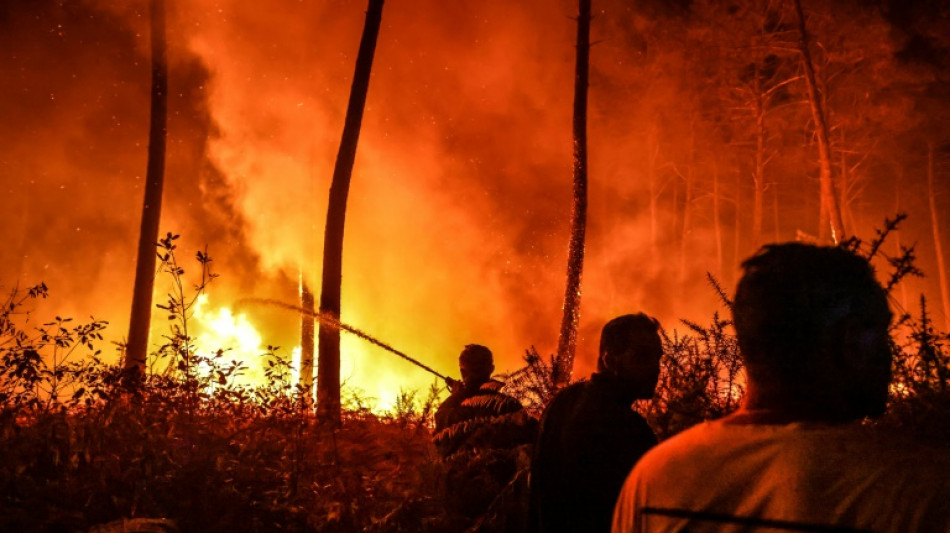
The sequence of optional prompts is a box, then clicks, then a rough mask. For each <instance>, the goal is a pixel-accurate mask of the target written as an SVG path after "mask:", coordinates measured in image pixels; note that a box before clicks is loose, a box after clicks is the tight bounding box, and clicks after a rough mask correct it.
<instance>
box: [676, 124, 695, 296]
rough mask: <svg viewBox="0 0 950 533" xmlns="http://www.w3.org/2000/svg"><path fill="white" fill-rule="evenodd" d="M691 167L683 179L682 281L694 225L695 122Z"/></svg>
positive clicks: (693, 125)
mask: <svg viewBox="0 0 950 533" xmlns="http://www.w3.org/2000/svg"><path fill="white" fill-rule="evenodd" d="M689 154H690V155H689V159H690V161H689V167H688V168H687V169H686V175H685V176H684V177H683V181H685V183H684V188H685V189H686V190H685V192H684V196H685V198H684V201H683V232H682V233H681V234H680V268H679V277H680V281H681V282H682V281H683V280H685V279H686V256H687V255H688V254H689V232H690V230H691V228H690V224H691V223H692V220H691V217H690V215H691V214H692V213H691V211H690V209H691V207H692V202H693V168H694V167H695V166H696V123H695V121H693V122H692V123H691V126H690V136H689Z"/></svg>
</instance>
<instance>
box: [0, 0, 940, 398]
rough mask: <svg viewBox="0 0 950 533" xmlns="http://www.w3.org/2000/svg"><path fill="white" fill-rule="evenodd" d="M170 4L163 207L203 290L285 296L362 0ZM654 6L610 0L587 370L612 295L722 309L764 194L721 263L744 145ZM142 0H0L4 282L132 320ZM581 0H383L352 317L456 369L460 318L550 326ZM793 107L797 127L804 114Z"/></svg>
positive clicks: (320, 192)
mask: <svg viewBox="0 0 950 533" xmlns="http://www.w3.org/2000/svg"><path fill="white" fill-rule="evenodd" d="M700 4H701V3H700ZM169 5H170V16H169V30H170V31H169V58H170V61H171V73H170V93H171V94H170V96H171V98H170V112H171V116H170V121H169V154H168V157H169V159H168V167H167V173H166V187H165V206H164V208H163V222H162V228H163V231H174V232H177V233H181V234H182V236H183V237H182V240H181V241H180V242H181V245H180V251H181V256H182V259H183V260H184V263H185V267H186V268H189V273H192V272H193V271H194V270H195V265H194V264H193V263H190V258H191V257H192V255H193V253H194V251H195V250H196V249H199V248H202V247H203V246H204V245H205V244H207V245H208V247H209V251H210V253H211V255H212V256H213V257H214V258H215V263H214V265H215V268H216V270H217V271H218V272H220V273H221V274H222V277H221V279H219V280H216V281H215V282H214V284H213V285H212V286H211V288H210V296H211V301H210V302H209V305H210V306H212V307H213V306H230V305H232V303H233V302H234V301H236V300H238V299H240V298H242V297H247V296H256V297H262V298H277V299H281V300H284V301H287V302H290V303H293V302H294V300H295V298H296V290H297V286H296V280H297V279H298V275H302V276H303V278H304V279H305V280H307V281H308V282H309V283H310V285H311V287H312V288H313V289H314V290H315V291H319V279H320V272H319V270H320V264H321V257H320V254H321V251H322V237H323V224H324V220H325V216H326V201H327V200H326V197H327V192H328V190H329V181H330V176H331V173H332V169H333V163H334V159H335V156H336V150H337V148H338V144H339V138H340V133H341V131H342V124H343V113H344V110H345V107H346V101H347V97H348V94H349V84H350V80H351V77H352V73H353V67H354V61H355V57H356V49H357V45H358V41H359V35H360V32H361V29H362V24H363V16H364V9H365V5H363V4H362V3H360V2H350V1H342V0H333V1H326V2H289V1H288V2H269V3H266V4H262V3H253V2H241V1H238V0H215V1H211V0H204V1H194V2H182V1H171V0H170V1H169ZM671 5H672V4H671ZM651 6H652V4H649V3H648V4H646V7H643V9H641V10H640V11H637V10H634V9H633V8H632V6H631V5H630V3H629V2H623V1H620V0H612V1H606V0H605V1H604V2H597V3H595V8H596V9H595V19H594V27H593V32H592V33H593V38H594V40H595V41H597V44H595V46H594V47H593V49H592V58H591V63H592V73H591V92H590V106H591V112H590V117H589V124H590V126H589V132H590V147H591V148H590V152H591V155H590V157H591V160H590V180H591V184H590V195H591V196H590V226H589V231H588V246H587V262H586V265H585V273H584V279H583V299H582V313H581V332H580V343H579V349H578V358H577V365H578V368H577V372H576V374H577V376H584V375H586V374H587V373H588V372H589V371H590V370H591V369H592V368H593V365H594V361H595V358H596V353H595V351H596V345H597V340H598V336H599V329H600V327H601V325H602V324H603V323H604V322H606V320H608V319H609V318H611V317H612V316H615V315H618V314H622V313H627V312H638V311H644V312H647V313H650V314H654V315H656V316H658V317H659V318H660V319H661V321H662V322H663V323H664V325H665V326H667V327H668V328H673V327H677V322H676V321H677V319H678V318H681V317H685V318H690V319H693V320H703V319H704V317H707V316H709V313H710V312H711V311H713V310H715V309H716V308H717V302H716V296H715V294H714V292H713V291H712V290H711V289H709V288H708V287H707V286H706V285H705V273H706V272H707V271H709V272H712V273H713V274H715V275H717V276H720V277H721V278H722V279H723V280H724V281H725V282H726V284H727V285H728V284H729V283H731V281H732V279H733V275H734V266H735V259H736V258H741V257H742V256H744V255H747V254H748V253H749V252H751V251H752V249H753V248H752V246H751V244H749V243H743V244H742V245H741V246H733V244H732V242H733V239H732V237H733V235H734V228H733V224H732V220H734V219H735V217H736V211H737V209H738V211H739V214H740V215H744V213H745V212H746V211H747V210H748V207H747V204H737V203H736V201H735V199H734V198H733V199H732V200H729V199H728V198H726V199H725V200H723V203H722V205H721V206H720V208H721V215H720V218H721V220H722V222H723V227H722V228H721V229H720V231H721V233H722V235H723V237H722V238H723V239H724V241H726V242H727V244H726V245H725V248H724V249H723V250H722V251H721V252H720V253H722V255H723V258H722V264H717V260H716V257H717V249H716V245H715V234H714V224H713V220H712V218H711V213H712V211H711V210H712V207H711V206H712V201H713V200H712V191H711V189H710V186H709V183H710V178H709V175H710V173H711V172H712V170H711V169H714V168H717V169H721V170H716V172H721V176H720V177H721V183H722V187H723V189H724V190H726V191H727V192H726V193H725V194H726V195H727V196H728V194H731V193H729V192H728V191H730V190H732V191H735V190H736V189H735V187H736V185H735V184H736V183H740V189H739V190H740V191H741V190H742V189H741V187H748V185H747V184H746V183H747V182H748V179H749V178H748V175H749V170H748V165H747V164H746V163H744V162H741V161H739V160H740V159H741V158H742V157H746V156H743V155H737V156H734V158H733V159H731V160H730V159H728V158H722V161H719V160H717V161H716V162H713V161H712V160H711V159H710V157H711V156H706V157H707V159H701V158H700V159H696V158H694V159H690V158H691V157H693V156H692V155H691V154H692V153H706V154H711V153H716V151H717V148H716V147H717V146H733V144H736V143H734V140H731V139H722V138H719V137H716V136H717V135H719V133H718V132H716V131H714V128H712V127H710V126H708V124H709V123H711V122H713V120H712V119H711V118H710V117H709V116H706V115H704V114H703V113H706V111H703V112H702V113H698V114H696V115H695V116H696V117H697V118H695V120H693V119H689V120H686V119H684V117H686V118H688V117H691V116H693V115H689V113H687V112H684V111H683V109H687V108H689V109H693V108H690V107H689V106H690V105H694V104H695V102H692V103H691V102H690V101H689V98H692V97H694V96H695V94H697V91H696V87H697V85H702V84H703V83H708V82H709V80H708V79H705V78H703V76H707V75H709V76H712V74H709V73H705V72H683V71H682V70H683V69H682V67H681V66H682V65H683V64H686V63H688V62H689V61H690V58H689V54H690V53H691V52H689V51H687V50H686V49H684V48H680V49H674V48H672V47H670V48H667V49H664V44H663V43H667V44H669V43H672V42H676V40H678V39H681V36H680V35H679V33H678V30H677V29H676V28H677V26H675V24H680V23H684V20H686V19H683V18H678V17H683V16H685V15H684V13H685V12H681V10H682V6H680V4H676V6H680V7H678V8H664V7H662V3H658V4H657V6H653V7H651ZM698 6H699V4H697V7H695V9H699V7H698ZM145 8H146V6H145V2H144V1H135V2H83V3H68V4H65V5H64V4H61V3H59V2H53V1H52V0H49V1H47V0H42V1H27V0H14V1H9V2H6V3H5V4H4V6H3V7H0V30H2V31H0V46H2V48H3V50H5V53H4V55H3V59H2V66H0V68H2V69H3V71H4V72H5V73H7V75H6V82H5V83H2V84H0V116H2V117H3V118H4V120H3V121H2V122H0V173H2V177H3V189H4V194H3V195H2V196H0V209H2V215H0V216H2V220H3V224H2V225H0V238H3V240H4V242H6V243H8V250H9V252H8V254H7V255H6V261H5V262H4V264H3V265H2V266H0V284H2V285H3V286H4V287H6V288H9V287H11V286H13V285H14V284H16V283H19V284H21V285H24V284H29V283H34V282H38V281H41V280H42V281H46V282H47V283H48V284H49V285H50V287H51V289H52V298H53V301H52V302H51V307H53V308H55V313H56V314H60V315H72V316H77V317H83V316H86V315H89V314H94V315H95V316H96V317H102V318H107V319H109V320H110V321H111V322H112V326H111V328H110V330H111V334H112V336H113V338H114V339H115V340H119V339H120V338H121V337H123V336H124V335H125V328H126V322H127V320H128V308H129V305H130V303H129V299H130V297H131V288H132V278H133V272H134V265H133V261H134V250H135V245H136V239H137V235H138V224H139V217H140V211H141V201H142V198H141V195H142V182H143V180H144V171H145V159H146V145H147V129H148V128H147V125H148V84H149V63H148V50H147V43H148V24H147V10H146V9H145ZM575 11H576V6H575V3H574V2H570V1H567V0H563V1H558V2H550V1H549V0H532V1H528V2H510V1H507V0H485V1H480V2H435V1H432V0H415V1H399V2H389V3H387V5H386V7H385V8H384V12H383V26H382V30H381V32H380V36H379V44H378V47H377V53H376V58H375V63H374V67H373V77H372V80H371V82H370V89H369V97H368V102H367V108H366V113H365V117H364V121H363V128H362V135H361V139H360V145H359V149H358V152H357V158H356V165H355V169H354V174H353V181H352V185H351V189H350V199H349V209H348V213H347V226H346V238H345V249H344V286H343V320H344V321H345V322H348V323H351V324H352V325H354V326H356V327H358V328H360V329H363V330H365V331H367V332H369V333H371V334H373V335H376V336H378V337H380V338H381V339H383V340H385V341H386V342H388V343H390V344H392V345H393V346H396V347H397V348H399V349H401V350H403V351H405V352H407V353H409V354H412V355H413V356H415V357H417V358H419V359H422V360H425V361H426V362H427V363H428V364H430V365H431V366H434V367H436V368H437V369H439V370H440V371H442V372H444V373H447V374H453V373H455V372H456V370H455V367H456V356H457V354H458V352H459V351H460V350H461V348H462V346H463V345H464V344H467V343H472V342H476V343H481V344H486V345H488V346H489V347H491V348H492V349H493V350H494V352H495V354H496V367H497V368H498V370H510V369H514V368H516V367H517V366H519V364H520V356H521V354H522V353H523V351H524V349H526V348H528V347H529V346H531V345H535V346H537V347H538V348H539V350H540V351H541V352H542V353H550V352H551V351H552V350H553V349H554V346H555V345H556V337H557V330H558V324H559V320H560V312H561V310H560V305H561V297H562V294H563V286H564V280H565V268H566V252H567V242H568V230H569V228H568V225H569V210H570V193H571V175H570V173H571V160H570V157H571V138H570V131H571V101H572V96H573V95H572V90H573V67H574V32H575V23H574V19H573V16H574V15H575ZM667 25H668V26H669V28H670V29H669V30H665V29H664V28H665V27H667ZM645 36H649V38H647V37H645ZM692 37H695V36H692ZM651 39H652V40H651ZM664 39H665V40H666V41H663V40H664ZM658 41H661V42H658ZM710 53H711V52H710ZM691 64H694V63H691ZM708 94H709V96H710V97H712V95H713V94H714V93H712V92H710V93H708ZM645 95H652V96H645ZM694 107H695V108H696V109H703V105H702V103H700V104H698V105H694ZM705 109H707V110H710V109H718V108H712V107H709V106H706V108H705ZM706 114H708V113H706ZM655 124H660V125H661V126H660V127H659V128H658V127H657V126H655ZM704 124H706V125H704ZM782 126H788V125H787V124H776V126H775V127H776V129H777V128H779V127H782ZM795 127H797V128H799V129H798V130H794V131H795V132H797V134H799V135H801V131H803V129H804V128H805V127H806V125H805V124H804V123H803V124H801V125H798V126H795ZM651 132H652V133H651ZM651 135H652V137H651ZM651 139H653V141H651ZM657 139H658V140H657ZM654 141H655V142H654ZM651 142H653V143H654V144H651ZM804 142H805V144H806V145H807V139H806V140H805V141H804ZM716 143H720V144H716ZM730 143H733V144H730ZM691 147H693V148H695V147H699V148H698V149H697V150H693V151H692V152H691V151H690V150H691ZM742 149H745V148H742ZM718 150H719V152H722V149H721V148H719V149H718ZM737 150H738V149H737ZM655 153H660V156H659V157H658V158H657V159H656V160H654V161H653V162H652V163H651V162H650V161H651V160H650V158H651V156H652V155H653V154H655ZM743 153H745V152H743ZM716 157H720V156H718V155H717V156H716ZM782 157H785V155H776V156H775V158H776V159H775V161H776V162H775V163H773V168H774V169H775V170H774V173H773V174H772V175H771V176H772V179H773V180H775V181H778V180H779V178H781V179H784V180H785V182H786V183H794V181H793V178H790V177H788V176H790V175H791V174H792V173H793V172H802V170H801V169H797V170H794V171H782V170H779V169H789V168H794V167H795V164H794V163H789V164H785V163H783V162H782V159H781V158H782ZM789 157H790V156H789ZM651 165H652V166H651ZM716 165H720V166H719V167H716ZM878 166H883V165H881V164H878ZM651 168H652V172H653V175H654V176H655V178H656V187H657V189H656V190H657V193H656V194H657V196H658V201H657V204H656V205H657V207H658V211H657V212H656V214H655V217H654V218H653V219H652V220H651V215H650V210H649V205H650V201H649V194H648V191H649V188H650V183H649V176H650V172H651V170H650V169H651ZM691 169H692V170H691ZM805 170H806V171H808V172H810V171H811V169H810V168H809V169H805ZM691 172H693V174H691ZM782 172H786V174H787V175H788V176H787V175H786V174H782ZM687 180H692V181H690V183H692V184H693V185H691V187H692V189H691V190H690V195H691V196H690V198H689V202H690V205H691V206H692V207H694V209H693V211H691V215H690V216H691V218H689V219H688V220H687V219H685V217H684V215H683V210H682V207H683V205H684V204H685V202H686V199H685V198H686V196H685V195H686V185H685V183H686V182H687ZM801 183H802V184H803V185H795V186H794V187H789V188H786V189H778V191H779V192H780V193H781V194H783V195H786V196H783V200H782V202H783V204H784V203H786V201H787V203H789V204H792V203H794V204H795V205H796V206H804V207H803V208H801V213H799V212H798V211H789V212H790V213H793V214H791V215H789V214H787V213H783V217H787V218H786V219H783V220H782V221H781V222H780V223H779V225H776V226H775V227H774V228H773V225H772V222H771V220H769V221H767V224H766V229H767V232H768V233H769V236H770V238H771V236H772V234H773V229H774V232H775V233H776V234H779V237H780V238H784V239H789V238H792V237H794V234H795V229H797V228H799V227H801V228H804V229H805V230H806V231H808V232H814V229H813V228H814V227H815V226H816V225H817V207H816V204H815V203H814V201H812V203H811V204H809V203H808V202H807V201H803V200H800V199H799V198H798V197H797V196H794V195H801V196H807V195H809V194H811V193H810V192H808V191H811V190H812V189H810V188H809V187H812V185H811V184H810V182H807V181H803V182H801ZM783 186H784V185H783ZM776 187H778V185H776ZM814 191H817V186H816V185H815V186H814ZM773 192H774V189H771V190H770V192H769V193H770V194H772V193H773ZM747 194H748V191H747V190H746V191H745V192H740V193H738V198H739V199H740V200H742V202H747V201H748V198H747V197H746V198H743V195H747ZM734 196H735V194H734ZM770 198H771V197H770ZM788 198H794V202H792V201H790V200H788ZM730 202H731V203H730ZM796 209H797V208H796ZM889 209H890V206H887V210H884V209H880V208H879V207H875V208H873V209H870V208H869V210H870V211H872V213H871V214H869V215H867V217H866V218H868V219H872V217H873V220H872V222H877V221H878V217H877V213H878V212H879V211H880V212H881V213H882V215H881V217H880V219H881V220H882V219H883V215H884V214H892V213H891V211H890V210H889ZM920 218H924V217H923V215H922V214H921V216H920ZM793 219H794V220H793ZM654 224H655V227H657V228H658V229H657V231H656V233H655V235H654V234H652V233H651V227H654ZM743 224H745V223H743ZM740 231H741V232H746V233H742V234H741V238H742V239H746V240H747V239H748V234H747V228H745V227H742V225H740ZM921 234H922V235H924V236H925V235H926V233H923V232H921ZM684 236H685V237H684ZM683 238H685V239H686V243H687V245H686V246H685V247H681V246H680V244H679V242H680V240H681V239H683ZM921 238H923V237H921ZM684 252H685V253H684ZM159 298H161V297H159ZM243 311H244V312H247V313H249V314H250V318H251V320H252V321H253V322H254V323H255V324H257V326H258V327H259V328H260V329H261V332H262V335H263V337H264V341H265V342H266V343H269V344H275V345H281V346H283V348H282V351H284V352H285V353H286V352H289V351H290V348H291V347H292V346H295V345H297V344H299V339H297V337H296V336H297V335H298V334H299V333H298V331H297V328H298V327H299V326H298V324H299V319H298V318H297V317H296V316H293V315H292V314H288V313H287V312H286V311H284V310H281V309H277V308H274V309H268V308H254V309H246V310H243ZM156 318H157V320H158V326H159V327H160V326H162V320H163V316H162V315H157V316H156ZM159 331H160V329H157V330H156V332H155V334H153V337H157V335H158V333H159ZM154 341H155V342H158V340H157V339H154ZM343 351H344V362H343V372H344V379H347V382H348V384H350V385H352V386H354V387H357V388H361V389H364V390H365V391H366V392H367V393H368V394H369V395H371V396H375V397H377V398H379V399H380V400H381V402H382V403H383V404H386V403H389V402H391V401H392V397H393V396H394V395H395V393H396V392H397V391H398V390H399V388H401V387H402V388H414V389H419V388H424V387H425V386H427V385H428V384H429V383H431V381H432V378H431V376H428V375H426V374H425V373H422V372H420V371H418V370H417V369H415V368H413V367H410V366H408V365H407V364H406V363H404V362H402V361H399V360H396V359H394V358H393V357H392V356H390V355H389V354H386V353H384V352H381V351H379V350H376V349H374V348H372V347H369V346H367V345H365V344H363V343H361V341H359V340H358V339H353V338H348V337H346V336H344V344H343Z"/></svg>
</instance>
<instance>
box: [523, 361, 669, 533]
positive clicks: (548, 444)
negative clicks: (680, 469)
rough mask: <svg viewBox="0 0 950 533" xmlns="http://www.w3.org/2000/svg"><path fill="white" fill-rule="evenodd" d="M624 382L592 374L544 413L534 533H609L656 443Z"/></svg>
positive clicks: (535, 465)
mask: <svg viewBox="0 0 950 533" xmlns="http://www.w3.org/2000/svg"><path fill="white" fill-rule="evenodd" d="M631 390H632V388H631V387H630V386H629V385H628V384H627V383H625V382H624V381H622V380H620V379H618V378H614V377H612V376H609V375H604V374H596V373H595V374H594V375H593V376H591V380H590V381H585V382H581V383H575V384H574V385H571V386H569V387H567V388H566V389H564V390H563V391H561V392H559V393H558V394H557V396H555V397H554V399H553V400H552V401H551V403H550V404H549V405H548V407H547V408H546V409H545V410H544V414H543V415H542V417H541V430H540V434H539V436H538V441H537V445H536V446H535V450H534V457H533V459H532V463H531V511H530V513H531V517H530V520H531V528H530V529H531V530H532V531H537V532H542V533H549V532H554V531H585V532H588V531H589V532H594V533H596V532H601V531H603V532H606V531H610V524H611V519H612V517H613V510H614V504H615V503H616V501H617V496H618V495H619V494H620V489H621V487H622V486H623V482H624V480H625V479H626V477H627V474H629V473H630V470H631V469H632V468H633V465H634V464H635V463H636V462H637V460H638V459H639V458H640V456H642V455H643V454H644V453H645V452H646V451H647V450H649V449H650V448H651V447H653V446H655V445H656V444H657V439H656V436H655V435H654V434H653V431H652V430H651V429H650V426H648V425H647V423H646V421H645V420H644V419H643V417H641V416H640V415H638V414H637V413H635V412H634V411H633V409H632V408H631V404H632V403H633V401H634V400H635V398H633V397H631Z"/></svg>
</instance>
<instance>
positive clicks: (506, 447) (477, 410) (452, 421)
mask: <svg viewBox="0 0 950 533" xmlns="http://www.w3.org/2000/svg"><path fill="white" fill-rule="evenodd" d="M459 370H460V372H461V374H462V380H461V381H455V380H447V381H448V383H449V388H450V390H451V391H452V394H451V395H450V396H449V397H448V398H447V399H446V400H445V401H444V402H442V405H440V406H439V409H438V410H437V411H436V413H435V438H434V441H435V445H436V448H437V449H438V450H439V453H440V454H442V456H443V457H444V458H445V461H446V466H447V468H446V470H447V474H446V475H447V479H446V490H447V494H446V501H447V503H448V506H449V510H450V511H451V512H454V513H458V514H460V515H463V516H466V517H469V518H474V517H476V516H479V515H481V514H482V513H483V512H484V511H485V510H486V509H487V508H488V506H489V505H490V504H491V503H492V501H494V500H495V499H496V497H497V496H498V495H499V494H500V493H501V491H502V489H504V488H505V486H506V485H508V483H509V482H510V481H511V480H512V478H514V476H515V474H516V473H517V472H518V470H519V466H520V465H522V464H524V463H526V462H527V452H526V451H525V452H524V453H518V448H519V447H520V446H523V445H530V444H531V443H532V442H534V439H535V436H536V434H537V421H535V420H534V419H533V418H531V417H530V416H529V415H528V413H527V412H526V411H525V409H524V407H523V406H522V405H521V403H520V402H519V401H518V400H516V399H514V398H512V397H511V396H508V395H507V394H503V393H502V392H501V388H502V383H501V382H499V381H497V380H494V379H492V377H491V375H492V372H494V370H495V365H494V361H493V359H492V353H491V351H490V350H489V349H488V348H486V347H484V346H481V345H478V344H469V345H467V346H466V347H465V349H464V350H462V353H461V355H459ZM517 497H519V496H517V495H515V496H514V498H517Z"/></svg>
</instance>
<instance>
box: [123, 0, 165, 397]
mask: <svg viewBox="0 0 950 533" xmlns="http://www.w3.org/2000/svg"><path fill="white" fill-rule="evenodd" d="M149 14H150V20H151V22H150V29H151V47H152V89H151V110H150V113H149V131H148V162H147V164H146V165H147V167H146V171H145V199H144V201H143V204H142V223H141V226H140V228H139V246H138V255H137V259H136V263H135V286H134V288H133V291H132V313H131V316H130V317H129V337H128V343H127V344H126V348H125V368H126V370H127V371H129V372H130V373H133V374H137V376H136V377H137V378H141V377H142V376H143V375H144V372H145V358H146V355H147V353H148V333H149V329H150V325H151V318H152V291H153V289H154V287H155V259H156V255H155V243H156V242H157V241H158V225H159V221H160V219H161V214H162V186H163V183H164V180H165V141H166V136H167V127H166V122H167V119H168V65H167V62H166V58H165V49H166V46H165V0H151V2H150V3H149Z"/></svg>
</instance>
